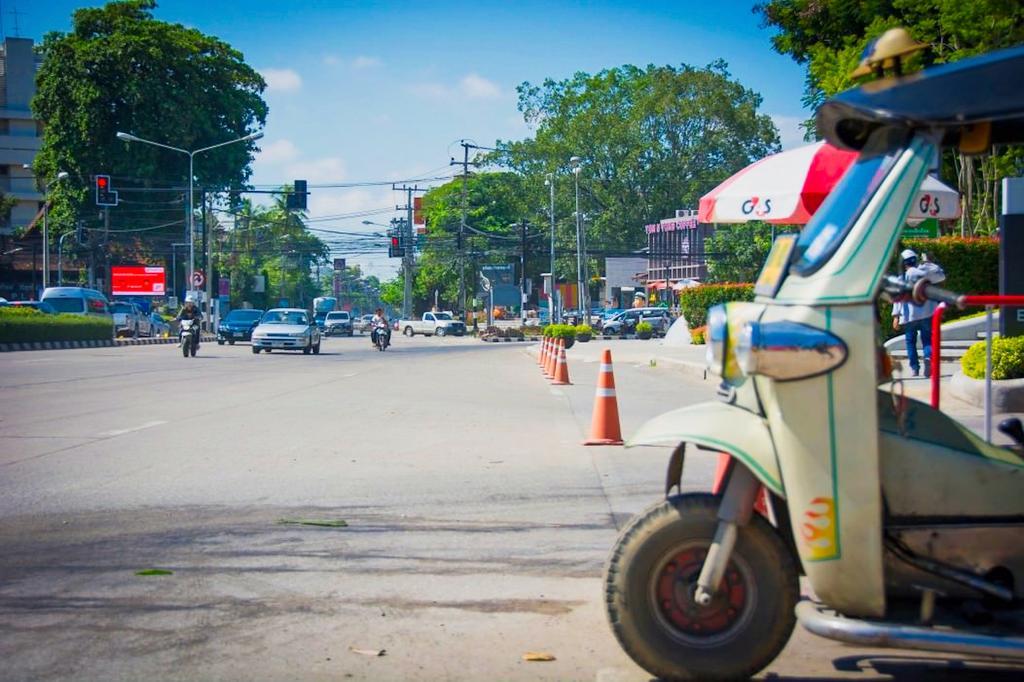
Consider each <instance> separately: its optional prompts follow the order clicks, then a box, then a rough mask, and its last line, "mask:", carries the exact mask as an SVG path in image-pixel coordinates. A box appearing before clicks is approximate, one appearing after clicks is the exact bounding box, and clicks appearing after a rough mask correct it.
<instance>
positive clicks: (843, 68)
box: [754, 0, 1024, 232]
mask: <svg viewBox="0 0 1024 682" xmlns="http://www.w3.org/2000/svg"><path fill="white" fill-rule="evenodd" d="M754 11H755V12H757V13H759V14H760V15H761V17H762V19H763V21H764V24H765V25H766V26H768V27H771V28H774V29H776V31H777V32H776V34H775V35H774V36H773V38H772V44H773V46H774V47H775V50H776V51H778V52H779V53H781V54H786V55H789V56H791V57H793V59H795V60H796V61H797V62H799V63H800V64H804V65H806V68H807V74H806V82H805V87H804V104H805V105H806V106H807V107H808V108H810V109H812V110H813V109H817V107H818V106H819V105H820V104H822V103H823V102H824V101H825V100H826V99H827V98H828V97H830V96H832V95H835V94H836V93H838V92H841V91H843V90H846V89H847V88H850V87H852V86H854V85H855V84H856V82H855V81H854V79H853V78H852V77H851V75H850V74H851V72H852V71H853V69H854V68H855V67H856V66H857V63H858V62H859V61H860V55H861V52H862V51H863V49H864V47H865V46H866V45H867V44H868V42H869V41H870V40H872V39H874V38H877V37H878V36H879V35H881V34H882V33H883V32H884V31H886V30H887V29H889V28H893V27H895V26H903V27H905V28H906V29H907V30H908V31H909V32H910V34H911V35H912V36H913V37H914V38H915V39H916V40H918V41H920V42H922V43H925V44H927V45H928V49H927V50H925V51H924V52H923V53H922V54H920V55H919V56H917V57H916V58H915V60H914V63H913V64H911V67H912V68H913V67H914V66H915V65H917V66H920V65H924V66H928V65H930V64H942V63H947V62H953V61H956V60H958V59H963V58H964V57H970V56H972V55H976V54H981V53H985V52H990V51H992V50H997V49H1001V48H1005V47H1012V46H1015V45H1019V44H1021V43H1022V42H1024V3H1021V2H1020V1H1019V0H970V1H969V2H964V1H963V0H861V1H860V2H850V1H849V0H767V1H766V2H761V3H758V4H756V5H755V6H754ZM805 125H806V126H807V131H808V132H807V137H808V139H813V138H814V136H815V131H814V127H813V119H812V120H810V121H808V122H807V123H806V124H805ZM945 163H946V165H947V169H946V171H945V172H944V176H945V177H947V178H951V177H955V178H956V182H957V184H958V185H959V189H960V191H961V193H962V194H963V196H964V202H965V205H964V219H963V221H962V228H963V229H964V231H971V232H988V231H991V230H992V229H994V227H995V224H996V220H997V216H998V192H999V181H1000V180H1001V178H1003V177H1005V176H1006V175H1009V174H1015V173H1019V172H1021V171H1022V170H1024V155H1022V154H1021V150H1020V149H1019V148H1018V149H993V150H991V152H990V153H989V154H987V155H984V156H982V157H980V158H972V157H965V156H962V155H959V154H954V153H953V152H949V153H947V155H946V157H945Z"/></svg>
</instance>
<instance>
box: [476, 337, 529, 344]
mask: <svg viewBox="0 0 1024 682" xmlns="http://www.w3.org/2000/svg"><path fill="white" fill-rule="evenodd" d="M480 340H481V341H483V342H484V343H501V342H505V343H513V342H514V343H523V342H525V341H531V340H532V339H505V338H497V337H494V338H488V339H480Z"/></svg>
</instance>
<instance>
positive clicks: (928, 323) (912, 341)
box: [903, 317, 932, 374]
mask: <svg viewBox="0 0 1024 682" xmlns="http://www.w3.org/2000/svg"><path fill="white" fill-rule="evenodd" d="M919 333H920V334H921V349H922V350H923V351H924V362H925V365H928V366H930V365H929V363H931V361H932V318H930V317H926V318H925V319H923V320H914V321H913V322H908V323H907V324H905V325H904V326H903V338H904V339H905V340H906V343H907V357H908V358H909V359H910V369H911V371H913V372H914V374H917V373H918V371H919V370H920V369H921V363H920V362H918V358H917V335H918V334H919Z"/></svg>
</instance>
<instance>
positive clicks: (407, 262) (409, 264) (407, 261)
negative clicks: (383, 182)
mask: <svg viewBox="0 0 1024 682" xmlns="http://www.w3.org/2000/svg"><path fill="white" fill-rule="evenodd" d="M391 189H393V190H394V191H396V192H405V193H406V202H405V206H395V210H396V211H402V210H404V211H405V212H406V219H405V225H404V226H402V227H401V228H399V229H401V230H402V234H404V235H405V239H404V241H405V249H404V250H403V254H402V268H403V270H404V271H405V292H404V295H403V297H402V317H404V318H405V319H407V320H408V319H410V318H411V317H412V269H413V265H414V264H415V260H416V259H415V252H414V247H415V243H414V242H415V235H414V232H413V227H412V195H413V192H425V191H426V189H422V188H420V187H416V186H413V187H409V186H408V185H402V186H401V187H399V186H398V185H391Z"/></svg>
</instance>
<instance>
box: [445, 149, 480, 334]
mask: <svg viewBox="0 0 1024 682" xmlns="http://www.w3.org/2000/svg"><path fill="white" fill-rule="evenodd" d="M459 144H460V145H461V146H462V161H456V160H455V159H452V160H451V161H450V162H449V164H448V165H449V166H462V217H461V218H460V220H459V236H458V238H457V240H456V248H457V249H458V262H459V310H461V311H462V312H463V314H465V311H466V262H465V250H464V240H465V238H466V236H465V235H466V213H467V211H468V210H469V206H468V205H467V200H468V194H467V193H468V191H469V188H468V187H467V183H468V182H469V150H470V149H471V148H473V149H475V148H476V145H473V144H470V143H468V142H466V141H465V140H459Z"/></svg>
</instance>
